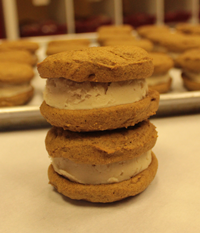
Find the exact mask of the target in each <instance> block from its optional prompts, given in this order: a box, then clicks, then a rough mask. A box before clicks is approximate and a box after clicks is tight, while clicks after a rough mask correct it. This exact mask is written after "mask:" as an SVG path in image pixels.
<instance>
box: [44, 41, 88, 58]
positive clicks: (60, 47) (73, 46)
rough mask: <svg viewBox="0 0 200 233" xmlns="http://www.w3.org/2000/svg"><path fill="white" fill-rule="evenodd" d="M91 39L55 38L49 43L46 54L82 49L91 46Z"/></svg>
mask: <svg viewBox="0 0 200 233" xmlns="http://www.w3.org/2000/svg"><path fill="white" fill-rule="evenodd" d="M89 45H90V40H89V39H71V40H70V39H69V40H53V41H50V42H49V43H48V44H47V49H46V55H48V56H49V55H52V54H56V53H60V52H64V51H69V50H80V49H84V48H87V47H89Z"/></svg>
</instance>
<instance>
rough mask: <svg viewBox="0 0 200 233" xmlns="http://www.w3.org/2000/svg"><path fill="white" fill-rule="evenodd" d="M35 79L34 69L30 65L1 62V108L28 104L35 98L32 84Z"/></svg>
mask: <svg viewBox="0 0 200 233" xmlns="http://www.w3.org/2000/svg"><path fill="white" fill-rule="evenodd" d="M33 77H34V72H33V69H32V67H31V66H30V65H28V64H22V63H14V62H0V106H1V107H6V106H17V105H23V104H26V103H27V102H28V101H29V100H30V99H31V98H32V97H33V93H34V89H33V87H32V86H31V84H30V81H31V79H32V78H33Z"/></svg>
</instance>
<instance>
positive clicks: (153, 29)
mask: <svg viewBox="0 0 200 233" xmlns="http://www.w3.org/2000/svg"><path fill="white" fill-rule="evenodd" d="M166 32H167V33H168V32H170V28H169V27H168V26H166V25H162V26H157V25H144V26H140V27H138V28H137V33H138V34H139V35H140V36H141V37H145V38H148V35H149V34H150V33H152V34H154V33H159V34H162V33H166Z"/></svg>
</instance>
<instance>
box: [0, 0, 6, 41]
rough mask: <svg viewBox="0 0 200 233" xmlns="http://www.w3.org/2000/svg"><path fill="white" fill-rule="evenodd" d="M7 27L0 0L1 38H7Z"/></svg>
mask: <svg viewBox="0 0 200 233" xmlns="http://www.w3.org/2000/svg"><path fill="white" fill-rule="evenodd" d="M5 37H6V35H5V27H4V19H3V9H2V1H1V0H0V39H3V38H5Z"/></svg>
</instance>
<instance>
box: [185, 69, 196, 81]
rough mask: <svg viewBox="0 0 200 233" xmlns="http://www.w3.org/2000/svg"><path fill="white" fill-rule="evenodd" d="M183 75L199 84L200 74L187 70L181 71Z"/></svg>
mask: <svg viewBox="0 0 200 233" xmlns="http://www.w3.org/2000/svg"><path fill="white" fill-rule="evenodd" d="M183 73H184V74H185V76H186V77H188V78H189V79H191V80H192V81H194V82H197V83H200V73H195V72H191V71H188V70H183Z"/></svg>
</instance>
